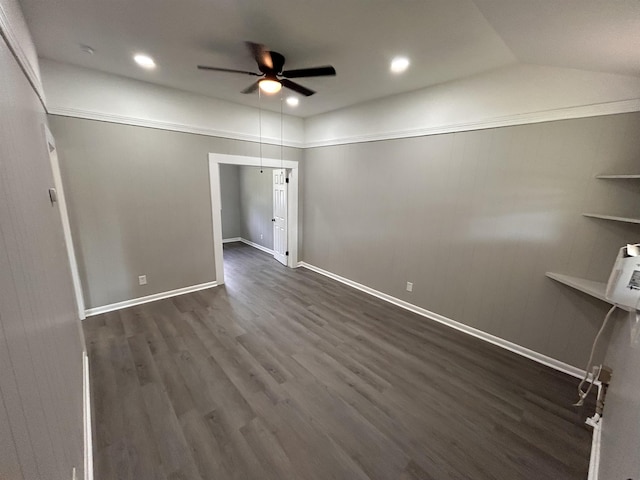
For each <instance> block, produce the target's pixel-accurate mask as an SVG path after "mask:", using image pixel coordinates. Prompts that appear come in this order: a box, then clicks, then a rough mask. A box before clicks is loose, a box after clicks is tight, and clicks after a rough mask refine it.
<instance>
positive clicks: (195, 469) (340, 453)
mask: <svg viewBox="0 0 640 480" xmlns="http://www.w3.org/2000/svg"><path fill="white" fill-rule="evenodd" d="M224 256H225V277H226V285H225V286H222V287H217V288H213V289H208V290H203V291H200V292H196V293H192V294H188V295H182V296H179V297H174V298H170V299H164V300H160V301H158V302H153V303H148V304H144V305H139V306H136V307H132V308H129V309H124V310H120V311H117V312H110V313H108V314H104V315H99V316H95V317H92V318H89V319H87V320H86V321H85V322H84V330H85V338H86V339H87V344H88V348H89V359H90V363H91V376H92V377H91V394H92V399H93V402H94V403H93V405H94V408H93V414H94V424H95V426H96V427H95V441H94V448H95V459H96V478H99V479H101V480H102V479H107V480H109V479H136V480H137V479H143V480H145V479H150V480H151V479H159V480H187V479H189V480H191V479H193V480H200V479H202V480H209V479H216V480H227V479H233V480H294V479H295V480H326V479H344V480H385V479H401V480H444V479H447V480H449V479H459V480H467V479H473V480H503V479H509V480H530V479H536V480H539V479H553V480H574V479H584V478H586V475H587V469H588V464H589V452H590V444H591V437H590V435H591V432H590V430H589V429H588V428H587V427H586V426H585V425H584V419H585V418H586V416H588V415H591V414H592V413H593V399H592V398H590V399H589V402H587V405H586V406H585V407H582V408H575V407H572V406H571V403H572V402H573V401H574V400H575V398H574V397H575V391H576V380H575V379H573V378H570V377H567V376H566V375H564V374H561V373H559V372H556V371H553V370H551V369H549V368H547V367H544V366H542V365H539V364H537V363H535V362H532V361H530V360H528V359H526V358H522V357H519V356H517V355H515V354H513V353H511V352H508V351H506V350H504V349H501V348H499V347H497V346H495V345H491V344H487V343H485V342H482V341H481V340H479V339H476V338H474V337H471V336H468V335H465V334H463V333H461V332H458V331H456V330H453V329H450V328H447V327H446V326H443V325H440V324H438V323H436V322H432V321H429V320H427V319H425V318H423V317H420V316H418V315H415V314H413V313H411V312H408V311H406V310H402V309H400V308H398V307H396V306H394V305H391V304H388V303H386V302H383V301H381V300H379V299H377V298H374V297H371V296H369V295H366V294H365V293H363V292H360V291H358V290H354V289H351V288H349V287H347V286H344V285H342V284H339V283H337V282H335V281H333V280H330V279H328V278H326V277H323V276H320V275H318V274H316V273H314V272H311V271H309V270H305V269H288V268H285V267H283V266H282V265H280V264H279V263H277V262H276V261H275V260H274V259H273V258H272V257H270V256H268V255H267V254H265V253H264V252H261V251H258V250H256V249H254V248H251V247H249V246H246V245H243V244H236V243H230V244H226V245H225V248H224Z"/></svg>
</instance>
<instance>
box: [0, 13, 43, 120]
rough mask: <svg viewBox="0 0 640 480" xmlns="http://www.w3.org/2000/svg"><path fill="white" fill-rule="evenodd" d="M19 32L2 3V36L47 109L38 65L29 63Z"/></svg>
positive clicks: (0, 18) (0, 26)
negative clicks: (17, 32) (19, 38)
mask: <svg viewBox="0 0 640 480" xmlns="http://www.w3.org/2000/svg"><path fill="white" fill-rule="evenodd" d="M17 30H18V29H17V28H14V26H13V25H12V23H11V19H10V18H9V15H8V14H7V12H6V11H5V9H4V7H3V6H2V4H1V3H0V35H1V36H2V38H4V40H5V42H6V43H7V46H8V47H9V49H10V50H11V52H12V53H13V56H14V57H15V59H16V61H17V62H18V64H19V65H20V68H21V69H22V71H23V72H24V74H25V75H26V76H27V79H28V80H29V83H30V84H31V87H32V88H33V90H34V91H35V92H36V95H38V98H39V99H40V102H42V105H43V106H44V107H45V109H46V102H45V96H44V89H43V87H42V82H41V81H40V76H39V75H38V73H37V72H38V67H37V65H33V64H32V63H31V62H30V61H29V57H28V55H27V53H26V52H25V51H24V48H23V47H22V45H21V43H20V41H19V40H18V35H17V34H16V31H17Z"/></svg>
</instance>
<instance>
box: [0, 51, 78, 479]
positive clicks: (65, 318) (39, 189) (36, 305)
mask: <svg viewBox="0 0 640 480" xmlns="http://www.w3.org/2000/svg"><path fill="white" fill-rule="evenodd" d="M0 66H1V68H0V105H2V111H1V114H0V158H1V159H2V160H1V162H0V247H1V248H0V364H1V365H2V368H1V369H0V415H2V410H3V409H4V410H5V411H6V414H7V421H8V427H7V428H2V429H1V430H0V438H1V441H2V442H3V444H4V443H5V442H6V443H7V444H13V446H14V449H15V454H16V456H17V459H18V461H19V464H20V472H19V475H9V476H7V478H24V479H43V480H44V479H48V478H60V479H66V478H70V475H71V470H72V467H74V466H75V467H77V468H78V472H79V473H80V475H82V472H83V467H82V465H83V439H82V373H81V372H82V364H81V360H82V356H81V353H82V341H81V337H80V329H79V319H78V314H77V310H76V308H75V307H74V303H75V302H74V299H73V287H72V283H71V275H70V270H69V262H68V257H67V253H66V250H65V245H64V238H63V234H62V224H61V217H60V212H59V210H58V206H57V205H52V204H51V203H50V202H49V198H48V189H49V188H50V187H52V186H53V175H52V171H51V164H50V163H49V157H48V152H47V146H46V141H45V139H44V135H43V131H44V130H43V125H44V122H46V116H45V113H44V110H43V108H42V106H41V104H40V102H39V100H38V98H37V96H36V93H35V92H34V90H33V89H32V87H31V85H30V84H29V82H28V81H27V79H26V77H25V76H24V74H23V72H22V71H21V69H20V67H19V66H18V64H17V63H16V61H15V59H14V58H13V56H12V55H11V53H10V52H9V50H8V48H7V46H6V45H5V44H4V42H3V41H1V40H0ZM0 421H1V420H0ZM5 451H6V452H9V450H5V449H4V448H3V452H5ZM9 467H10V464H9ZM11 468H14V469H15V467H11ZM3 473H4V472H3ZM2 476H3V478H4V475H2Z"/></svg>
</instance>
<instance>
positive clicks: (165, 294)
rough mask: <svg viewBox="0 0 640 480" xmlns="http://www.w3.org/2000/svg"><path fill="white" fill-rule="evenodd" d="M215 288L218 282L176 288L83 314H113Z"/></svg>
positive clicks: (97, 308) (89, 315) (89, 310)
mask: <svg viewBox="0 0 640 480" xmlns="http://www.w3.org/2000/svg"><path fill="white" fill-rule="evenodd" d="M217 286H218V282H215V281H214V282H207V283H200V284H198V285H191V286H190V287H183V288H177V289H176V290H169V291H168V292H160V293H154V294H153V295H147V296H146V297H138V298H132V299H131V300H124V301H123V302H118V303H111V304H109V305H103V306H102V307H95V308H90V309H88V310H86V311H85V314H86V316H87V317H92V316H94V315H100V314H101V313H107V312H113V311H114V310H120V309H122V308H127V307H133V306H135V305H142V304H143V303H149V302H155V301H156V300H162V299H164V298H171V297H176V296H178V295H184V294H185V293H192V292H197V291H199V290H206V289H207V288H213V287H217Z"/></svg>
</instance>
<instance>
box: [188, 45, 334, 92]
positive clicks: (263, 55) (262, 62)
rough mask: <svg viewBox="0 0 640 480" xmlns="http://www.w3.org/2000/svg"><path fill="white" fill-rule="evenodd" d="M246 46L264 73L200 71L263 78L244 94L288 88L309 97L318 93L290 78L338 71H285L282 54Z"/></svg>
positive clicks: (262, 47)
mask: <svg viewBox="0 0 640 480" xmlns="http://www.w3.org/2000/svg"><path fill="white" fill-rule="evenodd" d="M246 45H247V47H248V48H249V50H250V51H251V54H252V55H253V58H255V60H256V62H257V63H258V69H259V70H260V72H262V73H255V72H248V71H245V70H234V69H231V68H219V67H208V66H206V65H198V68H199V69H200V70H213V71H216V72H230V73H243V74H245V75H252V76H254V77H262V78H261V79H260V80H258V81H256V82H255V83H253V84H252V85H250V86H249V87H247V88H245V89H244V90H242V93H253V92H255V91H256V90H257V89H258V88H260V89H261V90H262V91H263V92H266V93H276V92H278V91H280V89H281V88H282V87H286V88H289V89H291V90H293V91H294V92H298V93H299V94H301V95H305V96H307V97H310V96H311V95H313V94H314V93H316V92H314V91H313V90H311V89H309V88H307V87H303V86H302V85H300V84H299V83H296V82H292V81H291V80H289V79H290V78H303V77H325V76H333V75H335V74H336V69H335V68H333V67H332V66H331V65H326V66H322V67H312V68H301V69H298V70H284V71H283V70H282V68H283V67H284V62H285V58H284V56H283V55H282V54H280V53H278V52H272V51H269V50H267V48H266V47H265V46H264V45H261V44H259V43H253V42H246Z"/></svg>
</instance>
